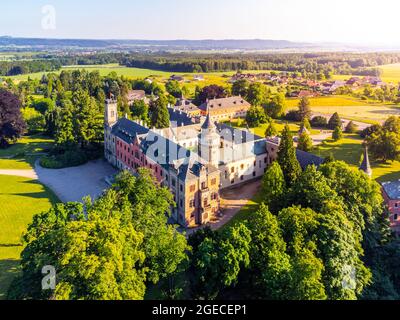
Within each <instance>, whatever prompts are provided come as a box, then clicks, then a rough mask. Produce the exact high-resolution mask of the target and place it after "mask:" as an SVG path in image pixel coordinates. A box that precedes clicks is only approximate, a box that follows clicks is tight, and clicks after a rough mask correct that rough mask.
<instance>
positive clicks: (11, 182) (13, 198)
mask: <svg viewBox="0 0 400 320" xmlns="http://www.w3.org/2000/svg"><path fill="white" fill-rule="evenodd" d="M0 202H1V204H2V207H1V210H0V221H1V223H0V299H4V298H5V294H6V292H7V289H8V287H9V285H10V283H11V281H12V279H13V277H14V276H15V275H16V274H17V272H18V263H19V258H20V253H21V250H22V246H21V235H22V233H23V232H24V231H25V230H26V228H27V226H28V224H29V223H30V222H31V221H32V217H33V215H35V214H37V213H40V212H42V211H46V210H48V209H49V208H50V207H51V206H52V205H53V204H55V203H56V202H58V199H57V197H56V196H55V195H54V194H53V193H52V192H51V191H50V190H49V189H48V188H46V187H44V186H43V185H42V184H40V183H39V182H37V181H35V180H31V179H27V178H21V177H14V176H2V175H0Z"/></svg>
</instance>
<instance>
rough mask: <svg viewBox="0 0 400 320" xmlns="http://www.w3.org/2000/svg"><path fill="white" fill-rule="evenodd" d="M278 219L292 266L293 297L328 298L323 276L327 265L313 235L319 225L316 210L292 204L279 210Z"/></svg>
mask: <svg viewBox="0 0 400 320" xmlns="http://www.w3.org/2000/svg"><path fill="white" fill-rule="evenodd" d="M278 221H279V225H280V227H281V229H282V232H283V238H284V240H285V242H286V245H287V253H288V254H289V256H290V262H291V265H292V270H291V276H292V280H291V289H290V290H288V291H289V292H288V295H290V299H300V300H321V299H326V294H325V287H324V284H323V279H322V274H323V270H324V265H323V262H322V260H321V259H320V258H319V257H318V250H317V246H316V243H315V239H314V238H313V236H312V235H313V233H314V232H315V231H316V230H317V229H318V226H319V224H318V220H317V213H316V212H314V211H313V210H311V209H305V208H301V207H296V206H292V207H288V208H285V209H283V210H282V211H280V212H279V214H278Z"/></svg>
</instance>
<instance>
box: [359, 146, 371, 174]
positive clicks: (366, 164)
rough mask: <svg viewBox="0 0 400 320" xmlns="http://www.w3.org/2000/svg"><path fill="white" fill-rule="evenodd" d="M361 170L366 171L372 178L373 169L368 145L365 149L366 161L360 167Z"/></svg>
mask: <svg viewBox="0 0 400 320" xmlns="http://www.w3.org/2000/svg"><path fill="white" fill-rule="evenodd" d="M360 170H361V171H364V172H365V173H366V174H367V175H368V176H369V177H371V176H372V169H371V165H370V163H369V157H368V146H367V145H365V147H364V159H363V161H362V163H361V165H360Z"/></svg>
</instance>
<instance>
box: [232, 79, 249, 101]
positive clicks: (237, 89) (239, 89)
mask: <svg viewBox="0 0 400 320" xmlns="http://www.w3.org/2000/svg"><path fill="white" fill-rule="evenodd" d="M249 85H250V83H249V81H247V80H246V79H240V80H237V81H235V82H234V83H233V84H232V94H233V95H235V96H242V97H246V96H247V91H248V89H249Z"/></svg>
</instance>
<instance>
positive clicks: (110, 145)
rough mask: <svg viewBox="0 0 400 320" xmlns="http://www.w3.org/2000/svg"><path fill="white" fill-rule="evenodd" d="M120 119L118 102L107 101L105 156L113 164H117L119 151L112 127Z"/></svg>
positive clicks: (105, 112)
mask: <svg viewBox="0 0 400 320" xmlns="http://www.w3.org/2000/svg"><path fill="white" fill-rule="evenodd" d="M117 121H118V104H117V101H115V100H113V99H107V100H106V101H105V108H104V157H105V158H106V159H107V161H108V162H109V163H111V164H112V165H113V166H116V165H117V157H116V154H117V151H116V147H115V141H114V137H113V135H112V127H113V126H114V125H115V124H116V123H117Z"/></svg>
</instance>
